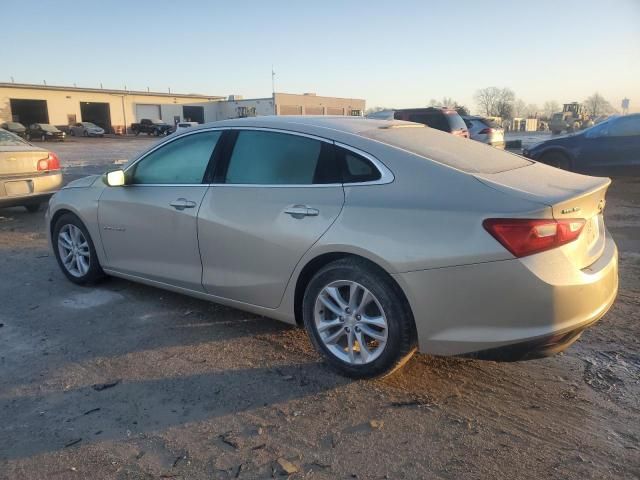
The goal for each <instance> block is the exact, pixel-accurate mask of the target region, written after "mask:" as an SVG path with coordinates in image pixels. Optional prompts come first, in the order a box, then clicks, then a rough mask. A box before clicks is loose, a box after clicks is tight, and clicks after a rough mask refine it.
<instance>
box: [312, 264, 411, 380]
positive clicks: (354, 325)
mask: <svg viewBox="0 0 640 480" xmlns="http://www.w3.org/2000/svg"><path fill="white" fill-rule="evenodd" d="M303 317H304V323H305V327H306V329H307V332H308V333H309V337H310V338H311V341H312V343H313V345H314V346H315V348H316V349H317V350H318V351H319V352H320V353H321V354H322V355H323V356H324V358H325V359H326V361H327V363H328V364H329V366H331V367H332V368H333V369H334V370H337V371H338V372H339V373H341V374H343V375H346V376H348V377H352V378H372V377H379V376H386V375H389V374H391V373H393V372H394V371H395V370H397V369H398V368H400V367H402V365H404V364H405V363H406V362H407V360H409V358H411V355H413V353H414V351H415V349H416V335H415V325H414V322H413V316H412V314H411V311H410V309H409V306H408V305H407V303H406V300H405V299H404V297H403V296H402V294H401V292H400V291H399V287H398V286H397V285H396V284H395V283H394V282H393V280H392V279H391V278H389V276H388V275H387V274H386V273H385V272H382V271H381V270H380V269H379V268H377V267H375V266H373V265H371V264H369V263H368V262H366V261H362V260H359V259H353V258H347V259H342V260H338V261H335V262H332V263H330V264H328V265H326V266H325V267H324V268H322V269H321V270H320V271H319V272H318V273H316V275H315V276H314V277H313V278H312V279H311V281H310V282H309V285H308V286H307V289H306V292H305V295H304V299H303Z"/></svg>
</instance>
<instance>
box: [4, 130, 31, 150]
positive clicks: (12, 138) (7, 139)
mask: <svg viewBox="0 0 640 480" xmlns="http://www.w3.org/2000/svg"><path fill="white" fill-rule="evenodd" d="M20 145H29V144H28V143H27V142H25V141H24V140H22V139H21V138H20V137H19V136H17V135H14V134H13V133H10V132H7V131H6V130H0V147H17V146H20Z"/></svg>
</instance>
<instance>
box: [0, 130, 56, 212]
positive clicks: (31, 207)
mask: <svg viewBox="0 0 640 480" xmlns="http://www.w3.org/2000/svg"><path fill="white" fill-rule="evenodd" d="M61 186H62V173H61V172H60V160H58V157H57V156H56V154H55V153H53V152H48V151H47V150H44V149H43V148H39V147H35V146H33V145H31V144H29V143H27V142H26V141H25V140H23V139H22V138H20V137H18V136H17V135H15V134H13V133H11V132H8V131H6V130H2V129H0V207H15V206H24V207H25V208H26V209H27V210H28V211H29V212H36V211H38V209H39V208H40V204H42V203H43V202H45V201H47V199H48V198H49V197H50V196H51V195H53V193H54V192H56V191H57V190H58V189H60V187H61Z"/></svg>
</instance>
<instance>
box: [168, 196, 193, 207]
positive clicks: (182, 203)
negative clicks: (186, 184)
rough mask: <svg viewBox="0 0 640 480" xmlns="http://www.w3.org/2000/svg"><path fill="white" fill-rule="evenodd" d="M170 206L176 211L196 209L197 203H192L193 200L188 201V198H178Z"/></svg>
mask: <svg viewBox="0 0 640 480" xmlns="http://www.w3.org/2000/svg"><path fill="white" fill-rule="evenodd" d="M169 205H171V206H172V207H173V208H175V209H176V210H184V209H185V208H194V207H195V206H196V202H192V201H191V200H187V199H186V198H178V199H177V200H174V201H173V202H171V203H170V204H169Z"/></svg>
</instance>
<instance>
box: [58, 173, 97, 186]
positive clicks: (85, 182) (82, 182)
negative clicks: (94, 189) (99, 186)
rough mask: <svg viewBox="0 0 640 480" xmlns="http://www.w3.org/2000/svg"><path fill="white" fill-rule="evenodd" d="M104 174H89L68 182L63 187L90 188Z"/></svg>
mask: <svg viewBox="0 0 640 480" xmlns="http://www.w3.org/2000/svg"><path fill="white" fill-rule="evenodd" d="M101 176H102V175H89V176H88V177H83V178H79V179H78V180H74V181H72V182H69V183H67V184H66V185H65V186H64V187H63V188H88V187H90V186H91V185H93V184H94V183H95V181H96V180H97V179H98V178H100V177H101Z"/></svg>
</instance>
